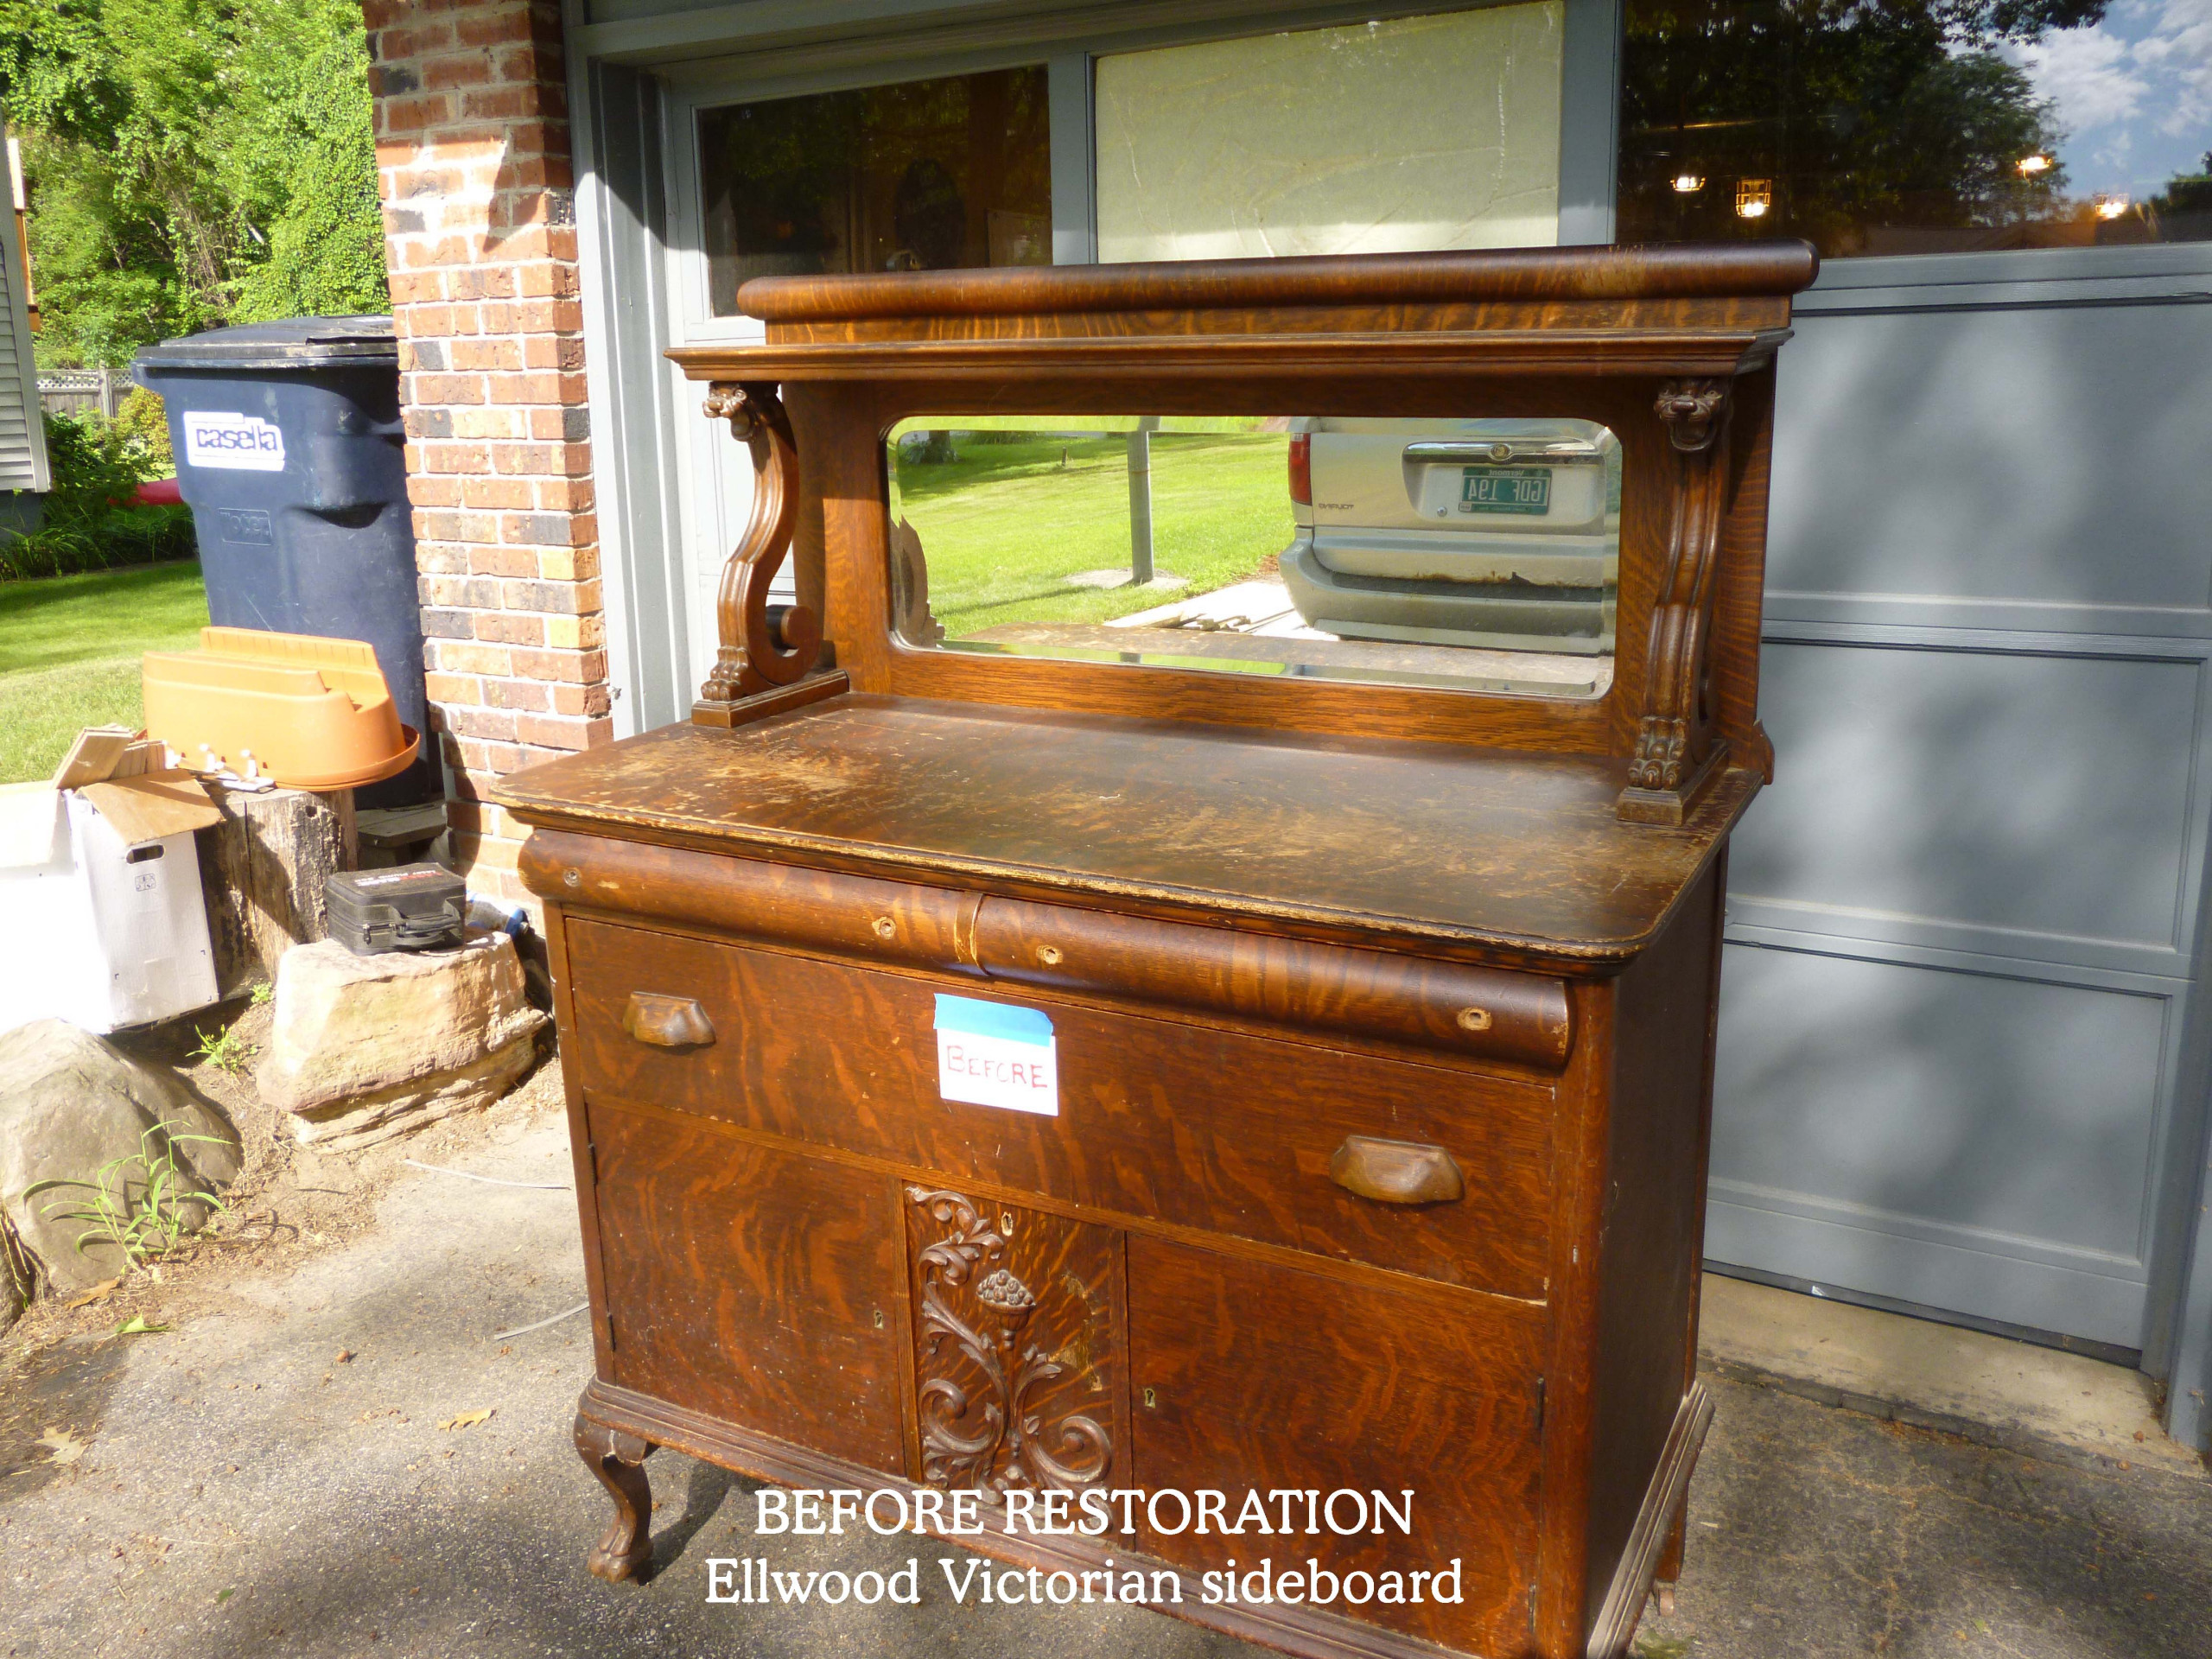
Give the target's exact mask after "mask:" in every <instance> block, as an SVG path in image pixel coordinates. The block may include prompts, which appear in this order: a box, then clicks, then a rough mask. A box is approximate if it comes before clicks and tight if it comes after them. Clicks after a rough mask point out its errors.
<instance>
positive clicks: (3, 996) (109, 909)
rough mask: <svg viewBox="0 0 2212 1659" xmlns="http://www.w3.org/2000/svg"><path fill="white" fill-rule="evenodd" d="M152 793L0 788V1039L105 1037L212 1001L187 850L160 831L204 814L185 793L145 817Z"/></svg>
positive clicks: (106, 787) (209, 953) (139, 786)
mask: <svg viewBox="0 0 2212 1659" xmlns="http://www.w3.org/2000/svg"><path fill="white" fill-rule="evenodd" d="M155 783H156V780H154V779H124V780H121V781H118V782H115V783H102V784H95V785H91V786H90V787H89V788H87V789H85V790H56V789H54V787H53V786H52V785H49V784H42V783H41V784H27V785H13V786H10V787H8V788H4V789H0V1031H7V1030H12V1029H13V1028H15V1027H17V1026H21V1025H28V1024H29V1022H30V1021H32V1020H45V1019H60V1020H67V1021H69V1023H70V1024H72V1025H73V1026H79V1027H83V1028H84V1029H85V1030H86V1031H92V1032H99V1033H107V1032H111V1031H117V1030H120V1029H122V1028H123V1027H128V1026H143V1025H149V1024H151V1023H152V1022H154V1021H155V1020H167V1019H169V1018H172V1017H173V1016H175V1015H176V1014H188V1013H190V1012H191V1011H192V1010H193V1009H194V1008H202V1007H207V1006H208V1005H209V1004H210V1003H212V1002H213V1001H215V995H216V987H215V957H214V951H213V949H212V947H211V946H210V944H209V942H208V938H207V909H206V907H205V906H204V904H203V903H202V901H201V898H200V858H199V853H198V849H196V848H195V847H194V843H193V832H192V829H191V828H189V827H173V826H179V825H182V824H185V823H187V822H188V820H191V819H194V818H200V817H202V815H203V814H206V815H213V810H214V809H213V806H212V805H210V804H207V798H206V795H205V794H204V792H202V791H200V789H199V786H198V785H196V784H194V785H190V786H189V790H188V791H177V790H175V789H174V788H172V795H173V797H176V798H166V799H164V798H151V806H152V807H153V809H154V810H150V811H149V810H148V808H149V797H148V796H147V795H146V794H145V793H143V788H144V787H145V786H147V785H154V784H155ZM191 796H197V797H198V798H199V806H198V808H197V809H196V810H195V808H194V805H193V804H192V802H191V800H190V797H191ZM103 804H105V810H103ZM118 826H120V827H118ZM163 829H168V831H169V832H168V833H166V834H164V833H159V832H160V831H161V830H163Z"/></svg>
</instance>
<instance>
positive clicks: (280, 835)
mask: <svg viewBox="0 0 2212 1659" xmlns="http://www.w3.org/2000/svg"><path fill="white" fill-rule="evenodd" d="M203 781H204V782H206V784H207V796H208V798H209V799H210V800H212V801H213V802H214V803H215V804H216V806H217V807H218V808H219V810H221V812H222V814H223V821H222V823H219V824H216V825H214V826H213V828H212V829H202V830H201V831H200V834H199V837H198V840H199V850H200V889H201V893H202V895H203V897H204V898H205V899H206V902H207V936H208V941H209V943H210V944H213V947H214V954H215V980H216V984H217V987H218V989H219V994H220V995H222V996H223V997H225V998H226V999H227V998H230V997H233V996H237V995H240V994H241V993H242V992H244V991H245V989H246V988H247V987H249V986H250V985H251V984H253V983H254V982H256V981H257V980H264V979H265V980H271V981H273V980H274V979H275V978H276V977H277V962H278V961H279V959H281V958H282V957H283V954H284V952H285V951H286V950H289V949H290V948H291V947H292V946H293V945H296V944H307V943H309V942H311V941H313V940H315V939H320V938H324V937H326V936H327V932H328V931H329V930H328V929H327V926H326V925H325V923H324V918H323V906H322V882H323V878H324V877H325V876H327V875H328V874H331V872H332V871H334V870H350V869H353V868H356V867H357V866H358V864H359V837H358V834H357V831H356V829H355V826H354V820H353V791H352V790H350V789H341V790H334V791H331V792H330V793H329V794H327V795H318V794H315V793H312V792H311V791H307V790H303V789H272V790H269V791H265V792H263V793H258V794H257V793H255V792H253V791H249V790H226V789H225V788H224V787H223V786H222V785H220V784H218V783H216V782H214V781H213V780H212V779H203Z"/></svg>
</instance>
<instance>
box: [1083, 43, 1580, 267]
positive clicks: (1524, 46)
mask: <svg viewBox="0 0 2212 1659" xmlns="http://www.w3.org/2000/svg"><path fill="white" fill-rule="evenodd" d="M1564 11H1565V8H1564V6H1563V5H1562V4H1561V3H1560V0H1545V3H1542V4H1537V5H1515V6H1497V7H1492V8H1490V9H1488V10H1481V11H1466V12H1455V13H1451V14H1447V15H1444V16H1425V17H1408V18H1401V19H1399V20H1397V21H1395V22H1375V23H1362V24H1357V25H1354V26H1352V27H1351V28H1346V29H1308V30H1305V31H1301V32H1300V33H1297V34H1290V35H1268V36H1264V37H1261V38H1258V39H1245V40H1235V41H1211V42H1208V43H1206V44H1204V45H1199V46H1180V47H1170V48H1163V49H1161V50H1159V51H1152V52H1132V53H1124V54H1119V55H1116V56H1110V57H1104V58H1101V59H1100V60H1098V65H1097V78H1096V99H1097V104H1096V118H1097V168H1098V173H1097V178H1098V185H1097V188H1098V257H1100V258H1101V259H1103V260H1106V261H1109V262H1111V261H1116V260H1124V259H1211V258H1241V257H1267V256H1271V255H1281V254H1314V253H1379V252H1396V251H1409V250H1416V249H1427V248H1497V247H1526V246H1548V245H1551V244H1553V243H1554V242H1556V241H1557V240H1558V239H1559V141H1560V36H1561V31H1562V25H1563V20H1564Z"/></svg>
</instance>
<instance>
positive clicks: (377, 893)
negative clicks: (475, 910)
mask: <svg viewBox="0 0 2212 1659" xmlns="http://www.w3.org/2000/svg"><path fill="white" fill-rule="evenodd" d="M322 905H323V910H324V912H325V914H326V916H327V919H328V923H329V927H330V937H331V938H334V939H336V940H337V941H338V942H339V943H340V944H343V945H344V946H345V947H346V949H347V950H351V951H352V952H353V954H354V955H355V956H357V957H369V956H375V955H377V954H378V952H380V951H385V950H438V949H439V948H441V947H442V946H444V945H448V944H460V943H461V930H462V928H463V927H464V926H465V925H467V917H468V890H467V886H466V885H465V884H464V883H463V882H462V880H461V878H460V877H459V876H457V875H455V874H454V873H453V872H452V871H451V870H448V869H447V868H445V867H444V866H443V865H441V864H401V865H398V866H397V867H395V868H391V869H388V870H341V871H337V872H334V874H330V875H328V876H327V877H325V878H324V880H323V883H322Z"/></svg>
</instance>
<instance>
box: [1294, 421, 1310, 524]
mask: <svg viewBox="0 0 2212 1659" xmlns="http://www.w3.org/2000/svg"><path fill="white" fill-rule="evenodd" d="M1290 499H1292V500H1294V501H1295V502H1297V503H1298V505H1300V506H1301V507H1310V506H1312V505H1313V434H1311V433H1310V432H1294V433H1293V434H1291V438H1290Z"/></svg>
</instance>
